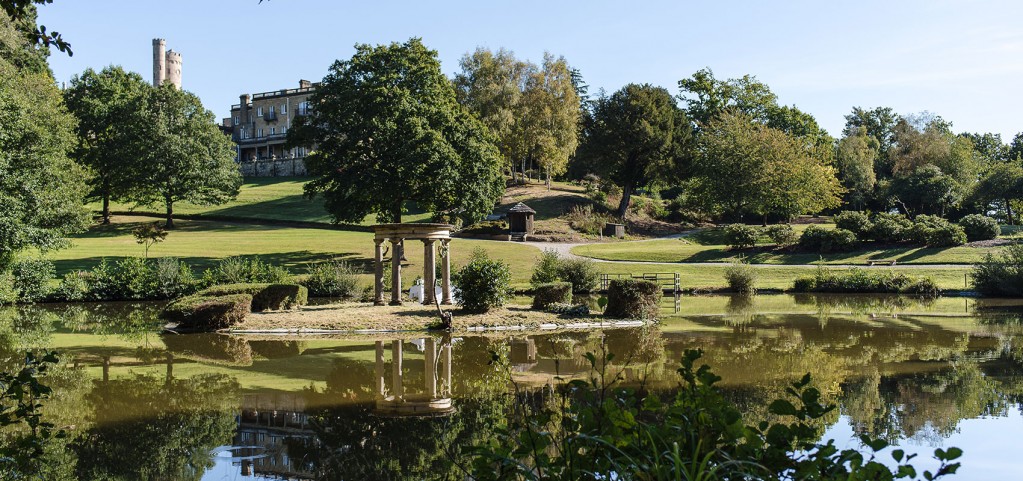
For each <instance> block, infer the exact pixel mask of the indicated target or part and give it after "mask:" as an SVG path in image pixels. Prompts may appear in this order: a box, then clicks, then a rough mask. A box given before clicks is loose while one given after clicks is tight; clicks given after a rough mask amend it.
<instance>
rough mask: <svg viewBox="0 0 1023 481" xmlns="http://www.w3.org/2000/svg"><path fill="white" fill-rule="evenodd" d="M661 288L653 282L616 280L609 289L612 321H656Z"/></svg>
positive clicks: (606, 311) (610, 284)
mask: <svg viewBox="0 0 1023 481" xmlns="http://www.w3.org/2000/svg"><path fill="white" fill-rule="evenodd" d="M660 299H661V287H660V286H658V285H657V284H656V283H654V282H652V281H645V280H637V279H614V280H612V281H611V282H610V283H609V284H608V287H607V308H605V309H604V317H607V318H610V319H655V318H657V314H658V302H659V301H660Z"/></svg>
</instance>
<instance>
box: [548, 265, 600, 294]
mask: <svg viewBox="0 0 1023 481" xmlns="http://www.w3.org/2000/svg"><path fill="white" fill-rule="evenodd" d="M558 279H559V280H561V281H565V282H568V283H570V284H572V292H574V293H576V294H587V293H590V292H593V291H595V290H597V284H599V283H600V271H599V270H598V269H597V263H596V262H594V261H593V260H592V259H585V258H573V259H562V260H561V265H560V266H558Z"/></svg>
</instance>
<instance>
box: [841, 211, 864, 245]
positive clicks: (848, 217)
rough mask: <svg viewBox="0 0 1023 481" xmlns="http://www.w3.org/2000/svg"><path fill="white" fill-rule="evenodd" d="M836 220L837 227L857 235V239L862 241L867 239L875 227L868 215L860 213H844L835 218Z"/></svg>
mask: <svg viewBox="0 0 1023 481" xmlns="http://www.w3.org/2000/svg"><path fill="white" fill-rule="evenodd" d="M834 220H835V227H838V228H839V229H845V230H847V231H849V232H852V233H853V234H856V237H857V238H859V239H862V240H866V239H867V237H868V235H869V233H870V229H871V227H873V224H872V223H871V222H870V218H869V217H867V214H865V213H863V212H860V211H850V210H845V211H842V212H841V213H839V214H838V215H836V216H835V218H834Z"/></svg>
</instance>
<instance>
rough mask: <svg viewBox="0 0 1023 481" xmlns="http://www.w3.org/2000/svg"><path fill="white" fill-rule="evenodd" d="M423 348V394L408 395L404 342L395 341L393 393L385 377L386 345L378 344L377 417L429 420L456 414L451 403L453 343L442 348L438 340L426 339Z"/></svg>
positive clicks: (392, 375) (392, 357) (376, 374)
mask: <svg viewBox="0 0 1023 481" xmlns="http://www.w3.org/2000/svg"><path fill="white" fill-rule="evenodd" d="M423 344H424V348H423V352H424V354H425V365H424V369H425V372H424V376H423V379H424V385H423V392H422V393H416V394H410V393H406V391H405V383H404V381H405V375H404V373H403V372H402V352H403V348H404V346H403V343H402V341H401V340H394V341H391V387H390V392H388V389H387V378H386V376H385V373H384V341H377V342H376V371H375V380H376V393H377V400H376V410H375V412H376V413H377V414H383V415H392V416H429V415H442V414H449V413H451V412H453V411H454V410H455V408H454V406H452V403H451V340H450V338H445V339H444V340H443V341H441V344H440V346H438V345H437V339H436V338H434V337H426V338H425V339H424V342H423ZM438 382H439V385H438Z"/></svg>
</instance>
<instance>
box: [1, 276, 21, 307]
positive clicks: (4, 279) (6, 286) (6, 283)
mask: <svg viewBox="0 0 1023 481" xmlns="http://www.w3.org/2000/svg"><path fill="white" fill-rule="evenodd" d="M16 302H18V289H17V288H15V287H14V274H11V273H10V271H0V306H2V305H4V304H14V303H16Z"/></svg>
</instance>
